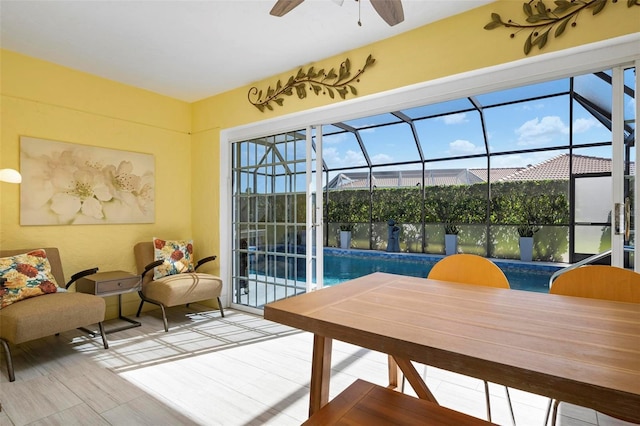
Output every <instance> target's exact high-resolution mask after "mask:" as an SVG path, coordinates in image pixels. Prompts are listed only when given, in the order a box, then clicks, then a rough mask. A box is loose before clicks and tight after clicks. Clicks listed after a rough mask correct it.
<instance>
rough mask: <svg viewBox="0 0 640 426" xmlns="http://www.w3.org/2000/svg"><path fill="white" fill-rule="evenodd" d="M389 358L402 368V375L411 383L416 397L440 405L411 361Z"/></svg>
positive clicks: (394, 357)
mask: <svg viewBox="0 0 640 426" xmlns="http://www.w3.org/2000/svg"><path fill="white" fill-rule="evenodd" d="M389 357H390V358H393V360H394V362H395V363H396V364H397V365H398V367H400V370H402V373H403V374H404V376H405V377H406V379H407V381H408V382H409V384H410V385H411V387H412V388H413V390H415V391H416V395H418V398H420V399H426V400H427V401H431V402H435V403H436V404H437V403H438V401H436V397H435V396H433V394H432V393H431V391H430V390H429V388H428V387H427V384H426V383H425V382H424V380H422V377H420V374H418V372H417V371H416V368H415V367H414V366H413V364H412V363H411V361H410V360H409V359H407V358H402V357H398V356H392V355H389Z"/></svg>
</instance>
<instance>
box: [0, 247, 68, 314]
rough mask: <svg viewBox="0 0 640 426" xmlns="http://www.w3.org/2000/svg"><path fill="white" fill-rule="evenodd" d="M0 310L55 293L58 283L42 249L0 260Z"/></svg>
mask: <svg viewBox="0 0 640 426" xmlns="http://www.w3.org/2000/svg"><path fill="white" fill-rule="evenodd" d="M0 277H2V278H4V279H6V282H5V283H4V284H3V285H2V287H0V309H2V308H6V307H7V306H9V305H11V304H12V303H15V302H18V301H20V300H23V299H27V298H29V297H35V296H41V295H43V294H47V293H56V292H57V291H58V283H57V282H56V279H55V278H54V277H53V274H52V273H51V264H49V259H47V252H45V251H44V250H43V249H39V250H33V251H30V252H29V253H25V254H18V255H15V256H11V257H3V258H1V259H0Z"/></svg>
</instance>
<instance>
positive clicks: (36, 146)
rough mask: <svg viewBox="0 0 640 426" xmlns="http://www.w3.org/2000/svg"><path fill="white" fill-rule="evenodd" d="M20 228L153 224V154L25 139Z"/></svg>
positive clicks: (21, 165)
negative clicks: (22, 226)
mask: <svg viewBox="0 0 640 426" xmlns="http://www.w3.org/2000/svg"><path fill="white" fill-rule="evenodd" d="M20 172H21V173H22V184H21V186H20V224H21V225H81V224H109V223H153V222H154V220H155V201H154V190H155V163H154V158H153V155H152V154H142V153H136V152H129V151H121V150H117V149H109V148H99V147H95V146H88V145H79V144H72V143H65V142H57V141H51V140H46V139H37V138H31V137H25V136H22V137H20Z"/></svg>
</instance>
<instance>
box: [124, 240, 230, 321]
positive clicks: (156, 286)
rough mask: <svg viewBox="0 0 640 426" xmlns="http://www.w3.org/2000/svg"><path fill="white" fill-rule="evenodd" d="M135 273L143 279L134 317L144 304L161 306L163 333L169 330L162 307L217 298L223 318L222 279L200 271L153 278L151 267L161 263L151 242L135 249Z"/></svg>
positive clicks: (138, 314) (152, 268) (213, 257)
mask: <svg viewBox="0 0 640 426" xmlns="http://www.w3.org/2000/svg"><path fill="white" fill-rule="evenodd" d="M134 254H135V257H136V265H137V268H138V273H139V274H140V275H141V276H142V288H141V290H140V291H139V292H138V294H139V295H140V299H141V301H140V306H139V308H138V312H137V313H136V316H137V317H139V316H140V312H141V311H142V306H143V305H144V302H149V303H153V304H155V305H158V306H160V309H161V310H162V320H163V322H164V331H169V324H168V321H167V314H166V311H165V308H170V307H172V306H178V305H187V306H188V305H189V303H193V302H199V301H203V300H210V299H216V300H217V302H218V308H219V309H220V314H221V316H222V317H224V309H223V307H222V302H221V301H220V295H221V294H222V280H221V279H220V277H217V276H215V275H211V274H205V273H200V272H184V273H179V274H175V275H167V276H164V277H161V278H154V268H156V267H158V266H160V265H161V264H162V263H163V261H162V260H157V261H156V260H155V253H154V246H153V243H152V242H150V241H149V242H147V241H145V242H140V243H137V244H136V245H135V246H134ZM215 258H216V256H209V257H206V258H204V259H201V260H200V261H198V262H197V264H196V265H195V269H196V270H197V269H198V267H200V266H201V265H203V264H204V263H206V262H210V261H212V260H215Z"/></svg>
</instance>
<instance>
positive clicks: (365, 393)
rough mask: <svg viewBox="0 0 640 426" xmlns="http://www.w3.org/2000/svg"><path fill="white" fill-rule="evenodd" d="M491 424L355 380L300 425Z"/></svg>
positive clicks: (470, 425) (433, 425)
mask: <svg viewBox="0 0 640 426" xmlns="http://www.w3.org/2000/svg"><path fill="white" fill-rule="evenodd" d="M342 424H344V425H367V426H370V425H376V426H380V425H430V426H440V425H443V426H444V425H457V426H467V425H469V426H475V425H485V426H486V425H491V424H492V423H489V422H487V421H485V420H482V419H478V418H476V417H471V416H468V415H466V414H463V413H459V412H457V411H454V410H450V409H448V408H445V407H441V406H439V405H438V404H435V403H433V402H429V401H427V400H424V399H418V398H415V397H413V396H409V395H405V394H403V393H400V392H396V391H394V390H391V389H387V388H384V387H382V386H378V385H374V384H373V383H369V382H366V381H364V380H360V379H358V380H356V381H355V382H354V383H353V384H352V385H351V386H349V387H348V388H347V389H345V390H344V391H343V392H342V393H340V395H338V396H336V397H335V398H334V399H333V400H331V401H330V402H329V403H328V404H327V405H325V406H324V407H322V408H321V409H320V410H319V411H318V412H316V413H315V414H314V415H313V416H311V417H310V418H309V419H308V420H307V421H306V422H304V423H303V425H306V426H310V425H318V426H326V425H342Z"/></svg>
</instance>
